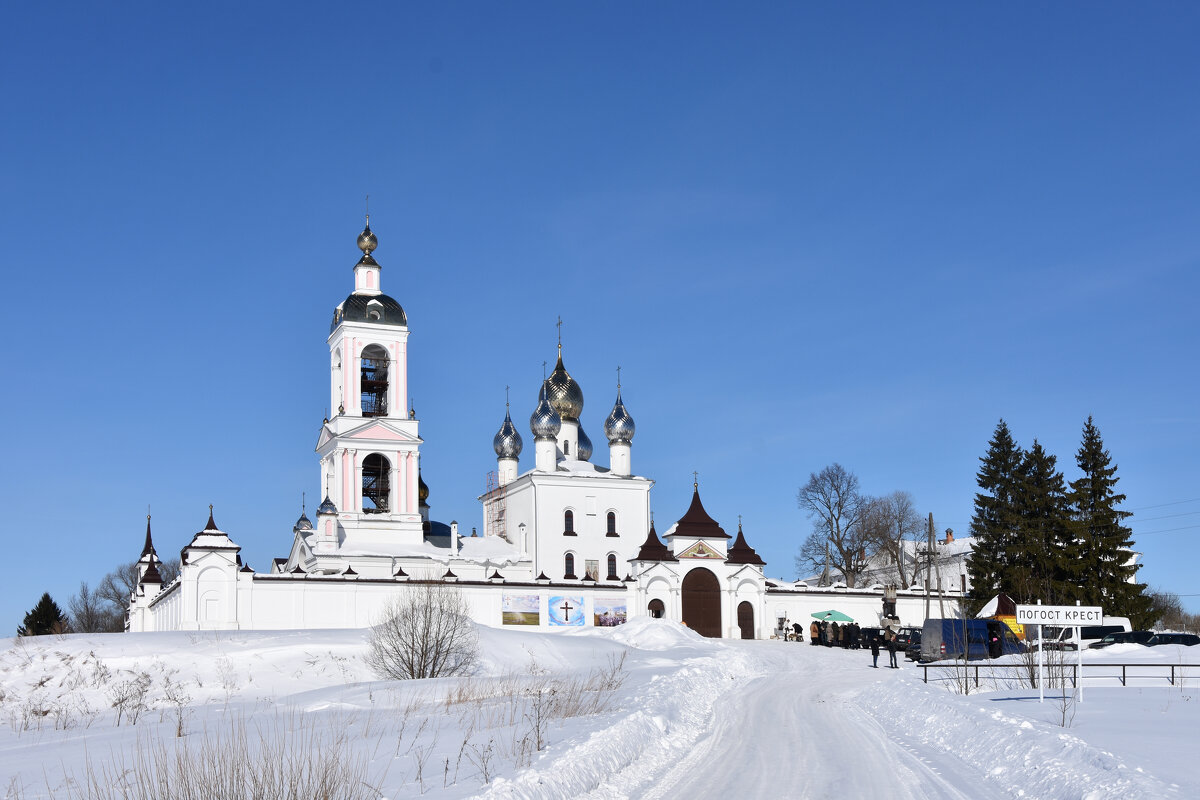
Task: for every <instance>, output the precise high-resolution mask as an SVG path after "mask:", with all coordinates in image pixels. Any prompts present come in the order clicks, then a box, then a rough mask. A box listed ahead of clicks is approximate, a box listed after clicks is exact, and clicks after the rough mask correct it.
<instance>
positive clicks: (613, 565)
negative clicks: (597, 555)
mask: <svg viewBox="0 0 1200 800" xmlns="http://www.w3.org/2000/svg"><path fill="white" fill-rule="evenodd" d="M608 580H610V581H615V580H619V578H618V577H617V557H616V555H615V554H613V553H609V554H608Z"/></svg>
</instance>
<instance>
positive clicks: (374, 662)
mask: <svg viewBox="0 0 1200 800" xmlns="http://www.w3.org/2000/svg"><path fill="white" fill-rule="evenodd" d="M404 590H405V591H404V593H403V594H400V595H398V596H397V597H396V598H395V599H393V600H392V601H391V602H390V603H389V604H388V606H387V608H386V609H384V612H383V619H382V620H381V621H380V622H379V623H378V624H376V625H375V626H374V627H372V628H371V633H370V637H369V639H368V642H367V656H366V663H367V666H369V667H370V668H371V669H372V670H374V671H375V673H376V674H378V675H380V676H381V677H384V678H391V679H393V680H408V679H412V678H438V677H446V676H450V675H462V674H465V673H466V672H468V671H469V670H470V669H471V668H472V667H473V666H474V665H475V661H476V659H477V658H478V636H477V635H476V632H475V623H473V622H472V621H471V618H470V615H469V613H468V612H469V609H468V607H467V604H466V600H465V598H464V597H463V594H462V591H461V590H460V589H459V588H458V587H457V586H453V585H448V584H445V583H438V582H434V581H421V582H414V583H410V584H408V585H407V586H405V587H404Z"/></svg>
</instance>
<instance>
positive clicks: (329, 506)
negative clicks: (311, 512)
mask: <svg viewBox="0 0 1200 800" xmlns="http://www.w3.org/2000/svg"><path fill="white" fill-rule="evenodd" d="M337 513H338V511H337V506H335V505H334V504H333V501H332V500H330V499H329V495H325V499H324V500H322V501H321V505H319V506H317V516H318V517H319V516H321V515H322V514H337Z"/></svg>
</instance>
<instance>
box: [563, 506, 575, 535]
mask: <svg viewBox="0 0 1200 800" xmlns="http://www.w3.org/2000/svg"><path fill="white" fill-rule="evenodd" d="M563 535H564V536H574V535H575V512H574V511H572V510H571V509H569V508H568V509H567V510H566V511H564V512H563Z"/></svg>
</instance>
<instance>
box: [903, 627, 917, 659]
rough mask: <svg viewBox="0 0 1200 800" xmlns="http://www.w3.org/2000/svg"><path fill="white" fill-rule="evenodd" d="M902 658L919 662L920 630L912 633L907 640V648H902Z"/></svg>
mask: <svg viewBox="0 0 1200 800" xmlns="http://www.w3.org/2000/svg"><path fill="white" fill-rule="evenodd" d="M904 657H905V658H906V659H908V660H909V661H920V660H921V630H920V629H917V630H915V631H913V633H912V635H911V636H910V637H909V640H908V647H906V648H904Z"/></svg>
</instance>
